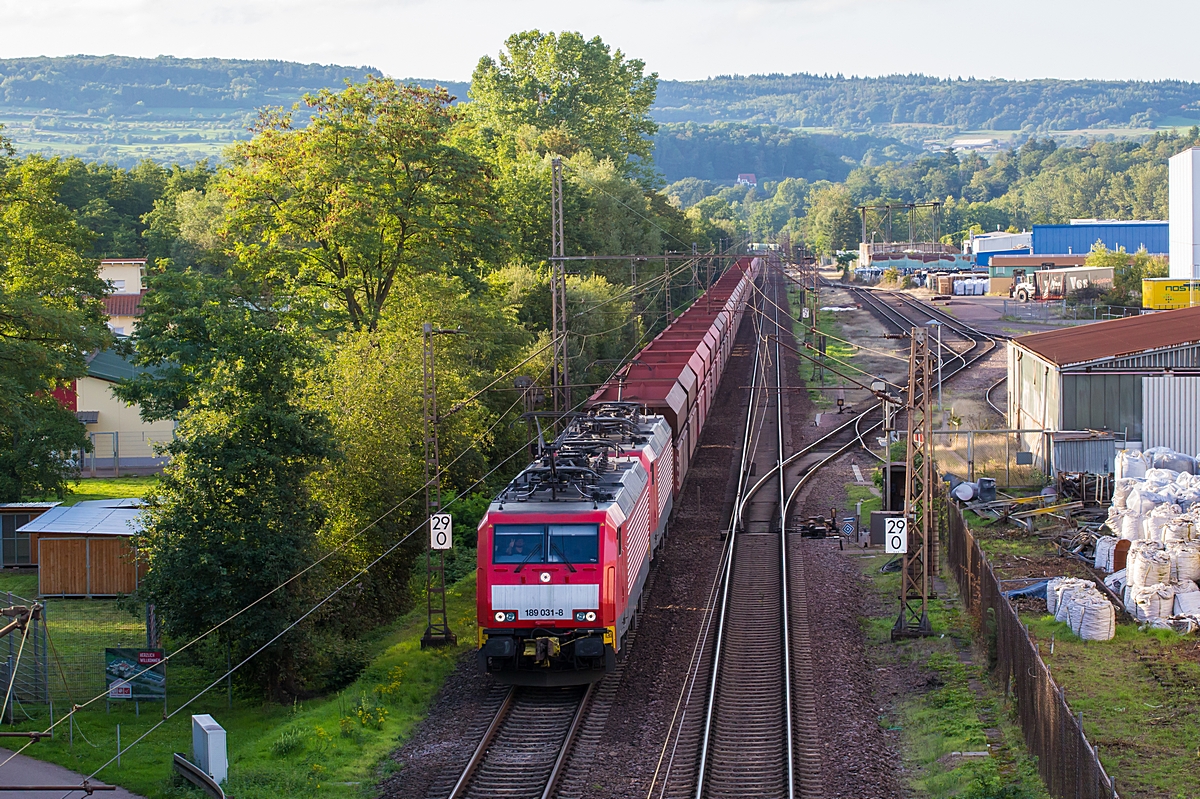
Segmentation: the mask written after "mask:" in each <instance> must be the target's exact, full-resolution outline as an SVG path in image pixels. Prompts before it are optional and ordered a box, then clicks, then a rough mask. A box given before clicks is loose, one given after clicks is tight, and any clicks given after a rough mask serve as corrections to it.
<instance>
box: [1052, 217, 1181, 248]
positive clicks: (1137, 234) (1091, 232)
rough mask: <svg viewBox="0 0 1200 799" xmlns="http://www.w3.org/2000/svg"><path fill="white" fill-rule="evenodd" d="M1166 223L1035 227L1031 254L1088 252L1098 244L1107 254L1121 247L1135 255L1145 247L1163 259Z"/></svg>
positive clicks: (1077, 223)
mask: <svg viewBox="0 0 1200 799" xmlns="http://www.w3.org/2000/svg"><path fill="white" fill-rule="evenodd" d="M1168 228H1169V225H1168V224H1167V223H1166V222H1159V221H1145V222H1116V221H1110V220H1103V221H1094V222H1093V221H1091V220H1076V221H1074V222H1072V223H1071V224H1069V225H1034V226H1033V251H1034V252H1035V253H1036V254H1038V255H1066V254H1067V253H1076V254H1078V253H1083V254H1085V255H1086V254H1087V253H1089V252H1091V250H1092V245H1093V244H1095V243H1096V242H1097V241H1102V242H1104V246H1105V247H1107V248H1108V249H1110V250H1115V249H1117V248H1118V247H1124V248H1125V249H1126V250H1127V251H1129V252H1137V251H1138V250H1139V249H1141V248H1142V247H1145V248H1146V250H1147V251H1148V252H1150V254H1151V255H1166V253H1167V250H1168V249H1169V248H1170V233H1169V232H1168Z"/></svg>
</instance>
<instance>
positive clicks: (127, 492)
mask: <svg viewBox="0 0 1200 799" xmlns="http://www.w3.org/2000/svg"><path fill="white" fill-rule="evenodd" d="M157 484H158V478H157V477H155V476H154V475H150V476H148V477H87V478H83V479H80V480H79V481H77V482H75V483H71V484H69V485H68V490H69V493H68V494H67V497H66V499H65V500H63V504H64V505H74V504H75V503H77V502H84V501H86V500H94V499H127V498H131V497H132V498H139V499H140V498H141V497H144V496H145V495H146V493H147V492H148V491H149V490H150V489H152V488H154V486H155V485H157Z"/></svg>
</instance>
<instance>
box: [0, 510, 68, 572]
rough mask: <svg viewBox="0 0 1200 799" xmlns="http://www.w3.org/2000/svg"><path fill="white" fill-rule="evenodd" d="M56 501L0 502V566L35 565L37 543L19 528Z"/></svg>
mask: <svg viewBox="0 0 1200 799" xmlns="http://www.w3.org/2000/svg"><path fill="white" fill-rule="evenodd" d="M59 504H60V503H58V502H0V568H13V567H18V568H19V567H23V566H24V567H29V566H36V565H37V543H36V542H35V541H33V540H31V538H30V535H29V533H22V532H19V530H20V528H22V527H24V526H25V525H27V524H29V523H30V522H31V521H33V520H34V519H36V518H37V517H39V516H41V515H42V514H43V513H45V512H46V511H48V510H51V509H53V508H55V507H57V506H58V505H59Z"/></svg>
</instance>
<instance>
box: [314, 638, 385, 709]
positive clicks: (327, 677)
mask: <svg viewBox="0 0 1200 799" xmlns="http://www.w3.org/2000/svg"><path fill="white" fill-rule="evenodd" d="M308 647H309V652H308V653H306V654H307V655H308V657H306V658H305V659H304V666H303V669H304V671H303V681H304V688H305V690H306V691H309V692H311V693H313V694H326V693H330V692H332V691H337V690H339V689H341V688H345V687H346V686H347V685H349V684H350V683H352V682H354V681H355V680H356V679H358V676H359V675H360V674H362V672H363V669H365V668H366V667H367V664H368V663H370V661H371V653H370V652H369V651H368V650H367V647H366V645H365V644H363V643H362V642H360V641H355V640H351V639H347V638H343V637H342V636H341V635H338V634H336V633H332V632H328V631H314V632H313V633H312V635H311V636H310V638H309V641H308Z"/></svg>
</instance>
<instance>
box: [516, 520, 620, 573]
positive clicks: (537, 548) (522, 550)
mask: <svg viewBox="0 0 1200 799" xmlns="http://www.w3.org/2000/svg"><path fill="white" fill-rule="evenodd" d="M492 562H493V563H570V564H579V563H599V562H600V527H599V525H595V524H551V525H544V524H497V525H496V528H495V531H494V533H493V535H492Z"/></svg>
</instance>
